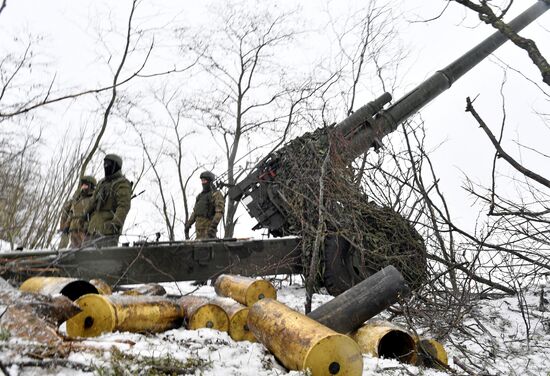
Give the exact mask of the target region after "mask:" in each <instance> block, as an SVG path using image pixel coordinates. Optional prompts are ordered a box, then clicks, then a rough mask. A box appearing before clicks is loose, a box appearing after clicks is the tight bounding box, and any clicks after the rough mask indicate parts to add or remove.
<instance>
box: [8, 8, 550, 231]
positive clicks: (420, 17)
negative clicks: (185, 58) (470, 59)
mask: <svg viewBox="0 0 550 376" xmlns="http://www.w3.org/2000/svg"><path fill="white" fill-rule="evenodd" d="M197 3H198V4H197ZM298 3H299V4H300V7H302V8H303V9H304V12H305V13H304V14H306V15H307V17H309V18H306V17H304V23H305V24H306V25H307V24H308V23H314V22H315V20H318V19H321V18H323V17H325V15H324V13H323V7H322V6H320V5H319V4H320V3H321V2H318V1H313V0H311V1H300V2H293V1H283V2H277V6H279V7H281V8H285V7H288V8H289V9H290V8H295V7H296V6H297V4H298ZM361 3H362V2H358V1H337V2H332V3H331V4H332V5H331V6H332V7H333V8H340V12H342V14H344V13H345V11H346V10H351V9H355V8H354V7H357V6H359V5H358V4H361ZM446 3H447V2H446V1H442V0H422V1H405V0H402V1H393V2H392V4H393V9H394V12H395V14H399V15H400V16H399V18H400V20H401V22H400V23H399V25H398V26H399V29H400V39H401V41H402V45H403V46H405V47H406V49H407V50H408V51H409V57H408V59H407V61H406V62H405V64H404V66H403V70H402V76H401V77H400V85H399V87H398V88H397V90H396V92H395V93H391V94H393V96H394V98H398V97H399V96H401V95H403V94H404V93H406V92H407V91H408V90H410V89H412V88H413V87H414V86H415V85H417V84H418V83H420V82H421V81H422V80H424V79H425V78H427V77H428V76H429V75H431V74H432V73H433V72H435V71H436V70H437V69H440V68H443V67H444V66H446V65H447V64H448V63H450V62H451V61H452V60H454V59H455V58H457V57H459V56H460V55H461V54H462V53H464V52H466V51H467V50H468V49H469V48H470V47H472V46H473V45H475V44H477V43H478V42H479V41H481V40H482V39H483V38H485V37H486V36H488V35H490V34H491V33H493V31H494V30H493V29H492V28H490V27H489V26H487V25H484V24H480V22H479V20H478V19H477V17H476V16H475V15H473V14H472V12H471V11H469V10H465V9H464V8H463V7H461V6H460V5H457V4H454V3H453V4H451V5H450V6H449V7H448V9H446V11H445V12H444V13H443V14H442V15H441V17H439V18H437V19H435V20H432V21H430V22H424V21H426V20H428V19H432V18H434V17H437V16H438V15H439V14H440V13H441V12H442V10H443V9H444V8H445V5H446ZM515 3H517V4H514V7H513V8H512V13H513V14H514V15H515V14H517V13H519V12H521V11H523V10H524V9H525V8H526V7H527V6H529V5H531V4H533V3H534V0H528V1H521V2H520V1H516V2H515ZM205 4H217V5H218V6H223V4H224V1H222V0H219V1H209V2H191V1H160V2H159V1H150V2H148V1H143V3H142V4H141V6H140V9H139V10H138V13H137V18H136V21H137V22H138V23H139V24H141V25H146V26H147V27H150V28H154V29H155V33H156V35H157V38H158V39H157V40H156V43H157V45H159V44H160V45H161V46H163V43H164V42H165V41H164V40H162V35H163V28H166V27H167V26H166V25H169V24H170V23H171V22H179V23H180V24H182V23H188V24H192V23H194V22H199V23H200V22H204V21H205V18H206V19H207V18H208V17H209V15H208V11H207V8H206V7H205ZM250 4H251V6H257V7H262V6H267V5H266V4H269V3H268V2H265V1H256V2H253V1H250ZM323 4H324V3H323ZM129 5H130V1H72V0H58V1H54V2H44V1H41V0H16V1H15V0H11V1H10V0H8V2H7V7H6V8H5V10H4V12H3V13H2V14H1V15H0V46H2V47H0V51H1V53H2V55H5V54H6V53H7V52H8V51H9V49H10V48H12V47H13V46H14V45H15V43H16V41H14V36H17V35H19V36H20V37H24V36H25V35H27V34H28V33H30V34H32V35H34V36H41V37H43V40H42V41H41V46H42V47H41V52H42V53H43V55H41V56H42V57H41V61H42V62H43V63H45V65H47V66H48V69H47V71H48V74H51V73H52V72H55V73H56V74H57V78H56V82H57V84H58V85H59V86H60V87H93V86H94V85H96V84H97V83H101V84H104V83H105V82H108V81H109V80H110V74H109V72H108V71H107V70H106V64H104V61H101V59H98V58H97V57H98V56H99V55H101V56H103V59H105V48H104V47H105V46H104V45H102V43H101V42H100V41H99V40H98V39H97V33H96V30H99V29H101V30H109V29H110V27H111V26H110V25H115V26H116V25H118V26H120V25H121V24H122V25H123V24H124V23H125V22H126V21H125V20H126V18H127V14H128V10H129ZM509 19H510V18H508V20H509ZM549 29H550V12H548V14H545V15H544V16H542V17H541V18H540V19H539V20H538V21H536V22H535V23H534V24H533V25H532V26H529V27H528V28H527V29H526V30H525V31H524V32H522V35H524V36H527V37H530V38H533V39H534V40H535V41H536V42H537V45H538V47H539V49H540V50H541V52H542V53H543V55H544V56H546V57H547V58H548V57H550V38H549V35H548V30H549ZM118 30H119V31H121V30H122V28H120V27H118ZM159 39H160V40H159ZM163 47H166V48H170V46H163ZM310 47H311V48H314V46H310ZM296 58H297V59H304V61H307V56H303V57H300V56H296ZM113 59H115V58H113ZM499 59H502V60H503V61H505V62H506V63H507V64H510V65H511V66H512V67H513V68H514V69H516V70H518V71H519V72H521V74H523V75H526V76H527V77H530V78H531V79H532V80H534V81H536V82H538V83H541V79H540V77H539V76H540V75H539V73H538V72H537V71H536V70H535V69H534V67H533V64H532V63H531V62H530V60H529V59H528V57H527V55H526V53H524V52H522V51H520V50H518V49H517V48H516V47H514V46H513V45H511V43H507V44H506V45H505V46H503V47H501V49H499V50H498V52H497V53H496V58H495V57H492V58H490V59H487V60H486V61H485V62H483V63H481V64H480V65H479V66H477V67H475V68H474V69H473V70H472V71H471V72H469V73H468V74H467V75H465V76H464V77H463V78H462V79H461V80H459V81H458V82H457V83H456V84H455V85H454V86H453V87H452V88H451V89H450V90H449V91H448V92H446V93H445V94H443V95H441V96H440V97H439V98H437V99H435V100H434V101H433V102H432V103H431V104H429V105H428V106H427V107H426V108H425V109H423V110H422V112H421V115H422V117H423V119H424V120H425V122H426V126H427V128H428V143H429V145H431V146H432V147H434V148H435V147H436V145H439V147H438V149H437V150H435V151H434V154H433V155H432V160H433V161H434V162H435V167H436V169H437V170H438V174H439V175H440V177H441V186H442V188H443V190H444V192H445V193H446V194H448V195H449V197H448V198H447V200H448V201H449V202H450V203H451V207H452V208H454V209H455V216H457V217H458V218H459V221H463V224H464V223H473V221H475V214H473V213H475V211H473V212H472V211H469V210H468V207H469V206H470V205H471V203H472V201H471V198H468V197H467V196H466V195H465V194H464V192H463V191H462V190H461V188H460V186H461V184H462V181H463V174H467V175H468V176H469V177H470V178H472V179H474V180H477V181H480V182H485V183H487V182H488V181H489V180H488V179H489V173H490V169H491V159H492V153H493V151H492V148H491V146H490V144H489V141H488V140H487V138H486V136H484V135H483V134H482V131H481V130H480V129H479V128H478V127H477V126H476V124H475V122H474V120H473V119H472V118H471V115H469V114H467V113H465V112H464V108H465V98H466V97H467V96H470V97H472V98H473V97H477V100H476V102H475V104H476V108H477V109H478V111H479V112H480V113H481V114H482V116H484V118H485V120H486V121H487V122H488V123H489V124H490V125H491V127H492V129H493V130H494V131H498V129H499V127H500V122H501V120H502V116H503V115H502V111H501V107H502V101H503V100H502V98H501V96H500V87H501V84H502V82H503V77H504V73H503V70H502V69H501V65H502V64H501V63H499ZM155 64H158V66H159V67H161V66H162V64H166V66H167V67H170V66H173V62H170V61H164V60H162V59H157V60H156V61H155ZM37 72H38V73H37V74H39V72H40V69H37ZM506 76H507V81H506V83H505V84H504V87H503V92H504V93H505V96H506V102H505V103H506V109H507V110H506V111H507V113H506V118H507V124H508V128H507V130H506V132H507V133H506V134H505V137H504V139H505V141H504V145H506V146H507V147H509V150H510V152H511V153H512V154H514V153H515V154H514V155H515V156H516V157H517V158H519V159H521V160H522V162H524V163H526V164H527V166H528V167H529V168H531V169H533V170H535V171H536V172H538V173H540V174H545V173H546V172H547V171H548V168H547V166H548V161H547V159H546V158H540V156H538V157H537V156H536V155H535V154H534V153H531V154H530V153H526V152H525V151H523V153H522V154H521V155H520V154H518V147H517V145H516V144H515V143H514V142H512V139H518V138H519V140H520V142H522V143H524V144H527V145H529V146H530V147H532V148H534V149H537V150H539V151H540V152H543V153H544V152H546V153H547V154H548V152H547V151H548V139H549V138H548V129H547V128H546V127H545V126H544V125H543V123H542V122H541V121H540V118H539V116H538V115H537V114H536V112H544V111H546V113H548V112H549V111H548V109H549V107H550V105H549V103H548V96H546V97H545V96H544V95H543V93H542V92H541V91H540V90H539V89H537V88H536V87H535V86H534V85H531V84H529V83H527V82H526V80H525V79H524V78H522V77H520V75H519V74H518V73H516V72H514V71H511V70H509V71H508V72H507V75H506ZM47 81H48V80H46V82H47ZM547 91H548V90H547ZM377 94H378V95H379V94H381V93H377ZM371 99H372V98H366V97H365V98H364V100H366V101H368V100H371ZM62 108H63V106H62V107H54V108H53V110H51V112H50V113H47V112H46V113H44V112H43V113H41V115H40V116H41V117H43V118H44V119H49V118H50V117H51V118H53V119H55V120H53V121H52V123H56V124H54V125H51V126H49V128H48V129H49V132H50V133H49V135H48V137H50V138H49V143H50V144H49V145H48V146H49V147H52V148H53V147H55V139H56V137H59V136H60V135H62V134H64V133H65V129H66V128H68V127H71V126H73V127H74V124H75V122H76V123H78V122H80V123H81V124H82V123H86V122H90V123H91V124H89V127H90V128H92V129H93V127H94V126H97V124H94V121H96V120H97V117H93V116H88V115H89V114H87V113H83V112H82V111H80V109H81V108H82V107H79V106H78V105H72V106H70V107H68V108H67V106H65V109H62ZM59 111H62V112H63V113H59ZM119 136H120V137H122V136H121V135H119ZM203 149H204V148H203ZM203 152H208V150H206V151H205V150H203ZM126 167H127V170H126V171H127V174H129V175H131V174H132V171H128V169H130V170H131V169H132V168H137V167H136V166H132V165H131V164H130V165H128V166H126ZM216 172H217V173H220V172H221V168H219V169H218V171H216ZM196 185H197V187H196V188H197V189H198V182H197V184H196ZM146 207H147V205H145V204H144V203H142V204H139V203H136V205H135V209H133V210H132V212H131V215H130V218H129V222H131V223H137V224H139V225H138V226H136V231H138V230H137V229H139V228H143V226H145V227H159V226H161V225H160V224H158V223H149V222H147V219H144V218H143V211H146V210H149V209H150V208H149V209H145V208H146ZM249 227H250V225H249V224H246V225H243V226H242V227H240V228H238V230H237V233H238V235H241V234H242V235H243V236H244V235H249V234H250V231H248V228H249ZM127 230H128V228H127ZM138 232H139V231H138ZM153 232H154V231H153ZM181 237H182V235H181Z"/></svg>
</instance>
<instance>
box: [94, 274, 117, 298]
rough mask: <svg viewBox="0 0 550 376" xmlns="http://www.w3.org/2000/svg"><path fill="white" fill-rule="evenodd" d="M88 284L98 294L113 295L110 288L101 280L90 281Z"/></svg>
mask: <svg viewBox="0 0 550 376" xmlns="http://www.w3.org/2000/svg"><path fill="white" fill-rule="evenodd" d="M90 283H91V284H92V285H94V287H95V288H96V289H97V291H98V294H101V295H111V294H112V293H113V290H112V289H111V286H109V285H108V284H107V282H105V281H104V280H102V279H99V278H96V279H90Z"/></svg>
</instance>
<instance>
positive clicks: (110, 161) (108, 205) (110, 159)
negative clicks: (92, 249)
mask: <svg viewBox="0 0 550 376" xmlns="http://www.w3.org/2000/svg"><path fill="white" fill-rule="evenodd" d="M121 168H122V159H121V158H120V157H119V156H118V155H115V154H107V155H106V156H105V158H104V160H103V169H104V170H105V178H104V179H102V180H100V182H99V184H98V185H97V188H96V190H95V192H94V195H93V197H92V200H91V202H90V205H89V206H88V208H87V209H86V213H87V214H89V215H90V223H89V224H88V237H87V239H90V240H92V241H93V242H94V244H95V245H98V246H115V247H116V246H117V245H118V238H119V237H120V234H121V233H122V227H123V226H124V221H125V220H126V215H128V212H129V211H130V200H131V198H132V183H130V182H129V181H128V179H126V177H125V176H124V175H122V172H121Z"/></svg>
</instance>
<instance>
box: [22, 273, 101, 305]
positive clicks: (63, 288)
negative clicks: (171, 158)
mask: <svg viewBox="0 0 550 376" xmlns="http://www.w3.org/2000/svg"><path fill="white" fill-rule="evenodd" d="M19 290H20V291H24V292H33V293H36V294H42V295H57V294H61V295H64V296H66V297H67V298H69V299H71V300H72V301H75V300H77V299H78V298H80V297H81V296H83V295H86V294H98V293H99V291H98V289H97V288H96V287H95V286H94V285H93V284H91V283H90V282H87V281H84V280H82V279H77V278H65V277H31V278H29V279H27V280H26V281H25V282H23V283H22V284H21V286H19Z"/></svg>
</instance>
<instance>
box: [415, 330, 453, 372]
mask: <svg viewBox="0 0 550 376" xmlns="http://www.w3.org/2000/svg"><path fill="white" fill-rule="evenodd" d="M415 339H416V349H417V352H418V360H417V365H423V366H424V367H431V368H443V369H445V368H446V367H447V366H448V365H449V357H448V356H447V351H446V350H445V347H444V346H443V345H442V344H441V342H438V341H436V340H435V339H432V338H418V337H417V338H415Z"/></svg>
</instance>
